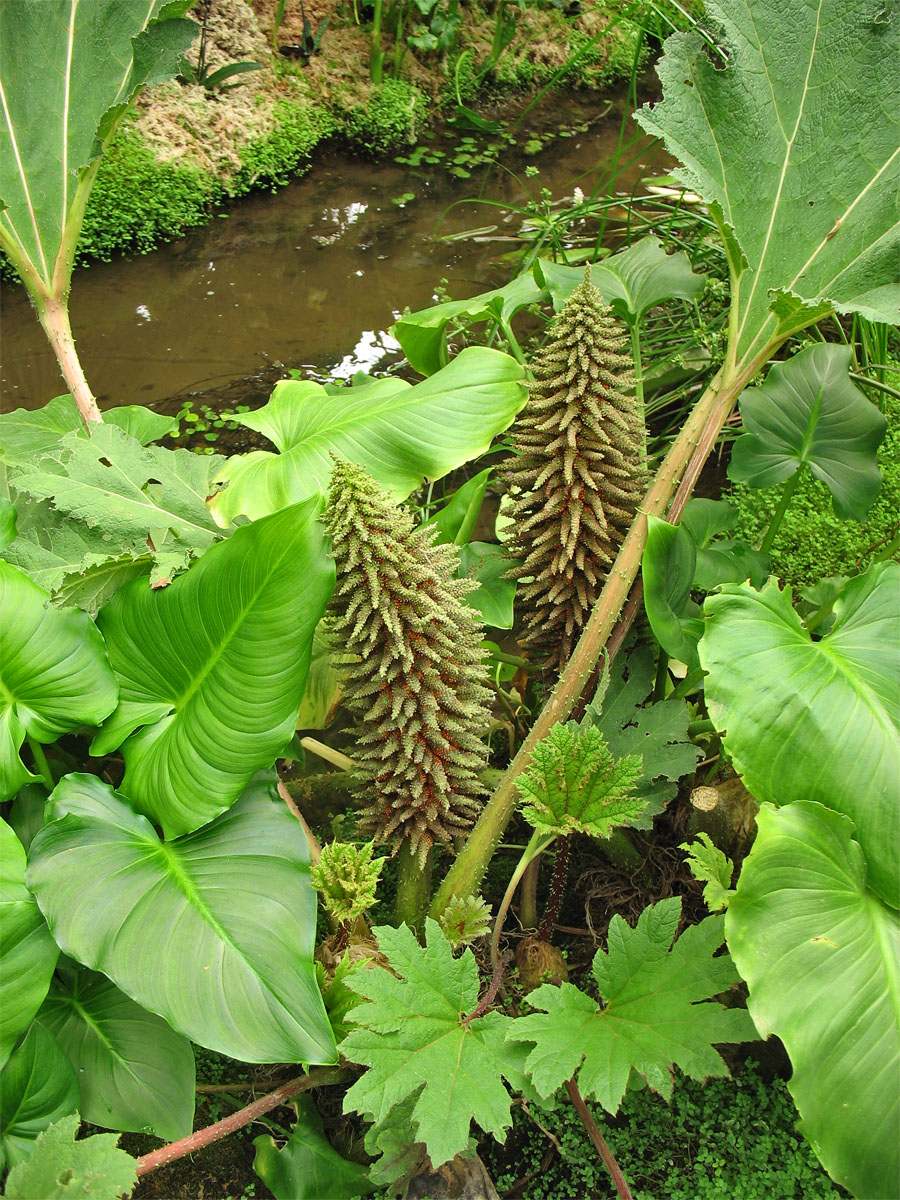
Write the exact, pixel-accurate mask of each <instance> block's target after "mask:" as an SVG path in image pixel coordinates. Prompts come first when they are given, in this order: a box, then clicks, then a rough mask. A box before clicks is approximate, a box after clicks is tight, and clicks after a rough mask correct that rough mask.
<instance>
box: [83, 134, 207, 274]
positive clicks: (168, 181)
mask: <svg viewBox="0 0 900 1200" xmlns="http://www.w3.org/2000/svg"><path fill="white" fill-rule="evenodd" d="M223 197H224V188H223V186H222V184H221V183H220V182H219V181H218V180H216V179H214V178H212V177H211V176H209V175H206V174H204V172H202V171H200V170H198V169H196V168H193V167H189V166H184V165H181V164H177V163H172V162H168V163H162V162H158V161H157V159H156V157H155V156H154V154H153V151H152V150H151V149H150V148H149V147H148V146H147V145H146V144H145V142H144V141H143V140H142V138H141V136H140V134H139V132H138V131H137V129H136V128H135V126H134V124H133V122H131V121H128V122H126V123H125V124H123V126H122V128H121V129H120V130H119V132H118V134H117V135H116V137H115V139H114V140H113V143H112V145H111V146H110V148H109V151H108V152H107V154H106V156H105V157H104V159H103V161H102V162H101V163H100V168H99V170H98V172H97V180H96V182H95V184H94V188H93V191H92V192H91V196H90V200H89V201H88V206H87V212H86V213H85V217H84V225H83V226H82V231H81V238H80V240H79V243H78V261H79V262H84V261H85V260H86V259H91V258H100V259H104V260H108V259H109V257H110V255H112V254H113V252H114V251H117V250H137V251H138V252H140V253H141V254H143V253H146V251H148V250H152V249H153V247H154V246H156V245H158V244H159V243H160V242H167V241H170V240H171V239H172V238H174V237H179V236H180V235H181V234H182V233H183V232H184V231H185V229H188V228H190V227H191V226H193V225H203V224H205V223H206V221H207V220H208V219H209V213H210V210H211V209H212V208H213V207H214V206H215V205H216V204H217V203H219V202H220V201H221V200H222V199H223Z"/></svg>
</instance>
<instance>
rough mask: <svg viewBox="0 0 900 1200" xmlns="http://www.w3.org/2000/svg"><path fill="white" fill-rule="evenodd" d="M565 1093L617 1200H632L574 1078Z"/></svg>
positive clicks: (613, 1157)
mask: <svg viewBox="0 0 900 1200" xmlns="http://www.w3.org/2000/svg"><path fill="white" fill-rule="evenodd" d="M566 1091H567V1092H568V1093H569V1099H570V1100H571V1101H572V1103H573V1104H574V1105H575V1111H576V1112H577V1113H578V1115H579V1117H581V1122H582V1124H583V1125H584V1127H585V1129H586V1130H587V1131H588V1137H589V1138H590V1139H591V1141H592V1142H593V1143H594V1149H595V1150H596V1151H597V1153H598V1154H599V1155H600V1157H601V1158H602V1159H603V1162H604V1163H605V1165H606V1169H607V1170H608V1171H609V1173H610V1175H612V1179H613V1183H614V1184H615V1185H616V1191H617V1192H618V1193H619V1200H634V1197H633V1196H632V1194H631V1190H630V1189H629V1187H628V1184H627V1183H626V1182H625V1176H624V1175H623V1174H622V1168H621V1167H620V1166H619V1164H618V1163H617V1162H616V1159H615V1155H614V1154H613V1152H612V1150H610V1148H609V1146H608V1145H607V1142H606V1138H605V1137H604V1136H603V1134H602V1133H601V1132H600V1130H599V1128H598V1126H597V1122H596V1121H595V1120H594V1118H593V1117H592V1116H591V1113H590V1110H589V1108H588V1106H587V1105H586V1104H585V1102H584V1099H583V1098H582V1095H581V1092H579V1090H578V1086H577V1084H576V1083H575V1079H574V1077H573V1078H572V1079H570V1080H568V1082H567V1083H566Z"/></svg>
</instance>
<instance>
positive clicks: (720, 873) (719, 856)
mask: <svg viewBox="0 0 900 1200" xmlns="http://www.w3.org/2000/svg"><path fill="white" fill-rule="evenodd" d="M678 849H679V850H684V852H685V858H686V861H687V865H688V867H689V869H690V872H691V874H692V875H693V877H694V878H695V879H697V880H699V881H700V882H701V883H703V884H704V888H703V902H704V904H705V905H706V907H707V908H708V909H709V910H710V911H711V912H716V911H717V910H718V909H722V908H725V907H727V905H728V901H729V900H730V899H731V897H732V896H733V895H734V892H733V891H732V889H731V877H732V875H733V874H734V863H733V862H732V861H731V859H730V858H727V857H726V856H725V855H724V854H723V853H722V851H721V850H720V849H719V847H718V846H717V845H716V844H715V843H714V842H713V840H712V838H711V837H710V836H709V834H708V833H705V832H701V833H699V834H698V835H697V839H696V841H694V842H682V843H681V845H680V846H679V847H678Z"/></svg>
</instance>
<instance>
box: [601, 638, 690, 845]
mask: <svg viewBox="0 0 900 1200" xmlns="http://www.w3.org/2000/svg"><path fill="white" fill-rule="evenodd" d="M655 670H656V668H655V666H654V663H653V653H652V651H651V650H650V647H649V646H646V645H640V646H637V647H636V648H635V649H634V650H633V651H632V653H631V654H629V655H628V657H627V659H626V657H625V655H624V654H623V655H619V656H618V657H617V658H616V659H615V660H614V661H613V664H612V667H611V668H610V671H609V674H608V675H606V674H605V673H604V677H603V680H602V681H601V685H600V687H599V689H598V691H597V695H596V696H595V697H594V699H593V701H592V702H591V703H590V704H589V705H588V708H587V711H586V713H585V719H586V721H588V722H590V723H591V724H592V725H596V727H597V728H598V729H599V730H600V732H601V733H602V734H603V736H604V738H605V739H606V744H607V745H608V746H609V749H610V751H611V752H612V754H614V755H615V756H616V758H625V757H626V756H627V755H630V754H639V755H640V756H641V759H642V761H643V770H642V771H641V777H640V779H639V780H638V781H637V783H636V784H635V788H634V794H635V796H639V797H640V798H641V799H643V800H644V801H646V807H645V809H644V811H643V813H642V815H641V816H640V817H638V818H636V819H635V820H633V821H632V822H631V824H632V825H633V826H634V828H635V829H649V828H650V826H651V824H652V823H653V818H654V817H655V816H656V815H657V813H661V812H662V811H663V809H664V808H665V806H666V804H668V802H669V801H670V800H671V799H672V797H673V796H674V795H675V793H676V792H677V791H678V780H679V779H681V778H682V776H684V775H688V774H690V773H691V772H692V771H693V770H694V768H695V767H696V765H697V759H698V758H699V757H700V748H699V747H698V746H695V745H694V744H693V742H691V741H690V739H689V738H688V723H689V721H690V713H689V711H688V707H687V705H686V704H685V702H684V701H683V700H672V699H669V700H659V701H657V702H656V703H651V704H648V703H647V698H648V696H649V695H650V692H651V691H652V689H653V678H654V674H655Z"/></svg>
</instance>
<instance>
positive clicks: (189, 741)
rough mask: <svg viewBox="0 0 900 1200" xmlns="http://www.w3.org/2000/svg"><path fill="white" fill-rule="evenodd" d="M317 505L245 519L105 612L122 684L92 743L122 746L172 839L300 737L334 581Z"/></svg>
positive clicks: (315, 500)
mask: <svg viewBox="0 0 900 1200" xmlns="http://www.w3.org/2000/svg"><path fill="white" fill-rule="evenodd" d="M321 510H322V501H321V498H320V497H319V496H313V497H310V499H308V500H305V501H304V502H303V503H302V504H297V505H294V506H292V507H291V508H287V509H284V510H283V511H282V512H279V513H276V514H275V515H274V516H272V517H269V518H267V519H265V520H261V521H257V522H255V523H254V524H252V525H245V526H244V527H243V528H241V529H238V530H237V531H236V532H235V534H234V536H233V537H231V538H229V540H228V541H227V542H220V543H219V544H218V545H217V546H214V547H213V549H212V550H210V551H208V552H207V554H205V555H204V557H203V558H202V559H201V560H200V561H199V562H198V563H197V564H196V565H195V566H194V567H192V568H191V570H190V571H188V572H187V573H186V574H185V575H183V576H181V577H180V578H179V579H177V580H176V581H175V582H174V583H173V584H172V585H171V586H170V587H168V588H165V589H164V590H162V591H158V592H153V591H150V590H149V589H148V588H147V586H146V585H145V584H144V583H143V581H141V580H137V581H136V582H134V583H132V584H129V585H128V586H127V587H125V588H123V589H122V590H121V591H120V592H117V594H116V595H115V596H114V597H113V599H112V600H111V601H110V603H109V604H108V605H107V606H106V607H105V608H104V609H103V610H102V611H101V613H100V616H99V618H98V624H99V625H100V628H101V629H102V630H103V633H104V636H105V637H106V641H107V645H108V647H109V655H110V662H111V663H112V665H113V669H114V670H115V672H116V675H117V676H118V679H119V689H120V693H119V705H118V707H117V708H116V710H115V712H114V713H113V714H112V716H111V717H110V719H109V720H108V721H107V722H106V724H105V725H104V726H103V728H102V729H101V730H100V733H99V734H98V735H97V737H96V738H95V740H94V744H93V746H92V753H95V754H106V753H108V752H109V751H110V750H113V749H115V748H116V747H117V746H120V745H122V753H123V755H124V757H125V780H124V782H123V785H122V788H123V791H124V792H125V793H126V794H127V795H128V796H129V797H130V798H131V800H133V801H134V803H135V804H136V805H137V806H138V807H139V808H140V810H141V811H142V812H145V813H147V814H148V815H149V816H151V817H152V818H153V820H154V821H157V822H158V823H159V824H161V825H162V827H163V829H164V831H165V834H166V836H167V837H173V836H176V835H177V834H181V833H188V832H190V831H191V830H192V829H196V828H198V826H200V825H204V824H206V822H207V821H209V820H211V819H212V818H213V817H214V816H216V815H217V814H218V813H220V812H222V811H223V809H225V808H227V807H228V805H229V804H231V803H232V802H233V801H234V800H236V799H237V797H238V796H239V795H240V794H241V792H242V791H243V789H244V787H245V786H246V784H247V783H248V782H249V780H250V778H251V776H252V775H253V774H254V773H255V772H256V771H258V770H259V769H260V768H261V767H269V766H271V765H272V763H273V762H274V761H275V758H276V756H277V755H278V753H279V751H280V750H281V749H282V748H283V747H284V746H285V745H286V744H287V742H288V741H290V738H291V736H292V734H293V732H294V729H295V728H296V718H297V712H298V709H299V708H300V698H301V696H302V695H303V687H304V684H305V682H306V675H307V671H308V669H309V659H310V651H311V647H312V638H313V631H314V629H315V627H316V625H317V624H318V621H319V619H320V617H321V616H322V614H323V612H324V611H325V606H326V604H327V603H328V598H329V596H330V595H331V589H332V587H333V584H334V563H333V561H332V560H331V558H330V557H329V555H328V554H327V552H326V548H325V535H324V530H323V528H322V525H321V524H320V522H319V519H318V518H319V513H320V512H321ZM139 726H143V728H141V729H138V727H139ZM135 730H137V732H134V731H135ZM123 743H124V745H123Z"/></svg>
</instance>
